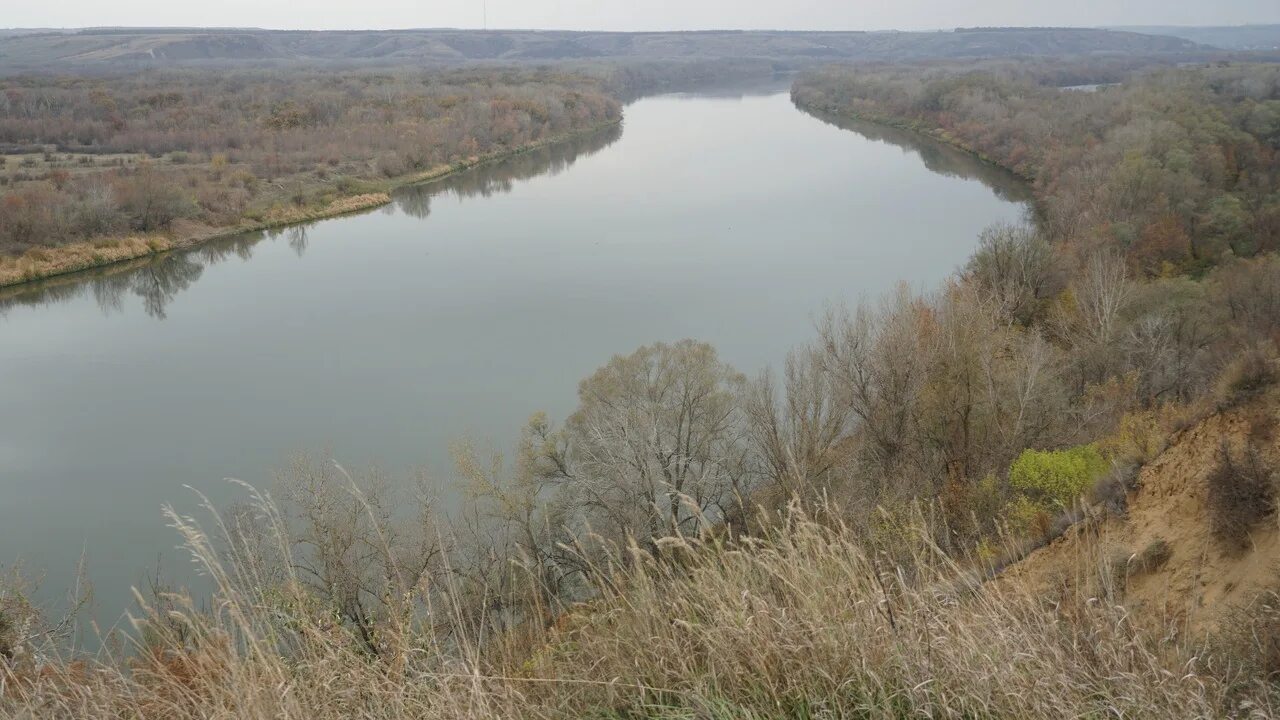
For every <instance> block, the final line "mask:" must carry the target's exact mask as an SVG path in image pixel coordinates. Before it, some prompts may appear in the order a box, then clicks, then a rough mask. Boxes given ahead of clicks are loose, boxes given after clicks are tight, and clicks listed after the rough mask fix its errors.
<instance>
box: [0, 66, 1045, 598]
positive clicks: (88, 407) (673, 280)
mask: <svg viewBox="0 0 1280 720" xmlns="http://www.w3.org/2000/svg"><path fill="white" fill-rule="evenodd" d="M1026 199H1027V195H1026V189H1025V188H1024V187H1023V186H1022V185H1020V184H1019V183H1018V182H1017V181H1016V180H1015V179H1013V178H1012V177H1010V176H1008V175H1006V174H1004V173H1002V172H1000V171H998V170H996V169H994V168H991V167H990V166H987V165H984V164H982V163H980V162H978V161H976V160H974V159H972V158H970V157H968V156H966V155H964V154H962V153H959V152H957V151H955V150H953V149H950V148H947V147H945V146H941V145H938V144H936V143H933V142H931V141H927V140H925V139H922V138H920V137H918V136H914V135H910V134H906V133H902V132H900V131H895V130H890V129H885V128H882V127H877V126H864V125H858V124H846V125H844V126H841V125H840V124H839V123H832V122H829V121H827V120H823V119H820V118H817V117H814V116H811V115H809V114H806V113H803V112H801V111H799V110H797V109H796V108H795V107H794V106H793V105H792V104H791V101H790V99H789V97H788V96H787V95H786V93H785V92H784V91H766V92H761V93H741V92H738V93H727V94H726V93H720V94H690V95H665V96H658V97H651V98H646V99H642V100H639V101H637V102H635V103H633V104H631V105H630V106H628V107H627V109H626V120H625V124H624V126H623V127H621V128H613V129H609V130H606V131H603V132H600V133H597V134H595V135H593V136H590V137H586V138H583V139H580V140H578V141H576V142H573V143H569V144H565V145H562V146H558V147H556V148H551V149H544V150H540V151H537V152H533V153H529V154H526V155H522V156H519V157H517V158H514V159H512V160H509V161H506V162H502V163H498V164H493V165H490V166H487V167H484V168H479V169H476V170H473V171H470V172H468V173H466V174H464V175H461V176H458V177H455V178H453V179H450V180H448V181H445V182H441V183H437V184H433V185H427V186H422V187H418V188H413V189H409V190H406V191H404V192H401V193H400V194H399V195H398V196H397V198H396V202H395V203H394V204H393V205H391V206H389V207H387V208H384V209H382V210H377V211H373V212H369V213H365V214H361V215H355V216H348V217H343V218H337V219H332V220H327V221H323V222H319V223H315V224H312V225H310V226H308V227H305V228H294V229H291V230H287V231H283V232H280V233H275V234H269V235H268V234H255V235H251V236H245V237H240V238H235V239H232V240H227V241H220V242H215V243H211V244H207V245H204V246H201V247H199V248H196V249H193V250H190V251H184V252H177V253H173V254H170V255H167V256H164V257H161V258H157V259H151V260H146V261H140V262H137V263H134V264H133V265H129V266H118V267H113V268H109V269H106V270H100V271H96V272H90V273H84V274H81V275H78V276H73V277H68V278H62V279H57V280H52V281H49V282H46V283H43V284H41V285H37V286H33V287H26V288H21V289H17V290H14V289H11V290H9V291H3V292H0V378H3V379H2V380H0V563H4V564H5V565H6V566H7V567H11V566H12V565H13V563H20V564H21V567H22V569H23V573H24V574H25V575H26V576H28V577H31V578H37V579H40V578H43V580H42V582H41V587H40V589H39V591H38V595H39V596H40V597H41V598H42V599H44V600H46V601H48V602H50V603H52V604H54V605H56V604H58V598H60V597H62V596H63V594H64V592H65V591H66V589H67V588H68V587H69V586H70V584H71V583H72V581H73V579H74V576H75V569H76V566H77V563H78V562H79V560H80V559H81V557H82V556H84V557H85V558H86V560H87V567H88V569H89V578H90V579H91V581H92V584H93V587H94V589H95V606H96V608H97V611H96V612H95V615H96V616H98V617H99V618H101V619H105V620H106V621H107V622H108V623H109V622H110V621H111V620H112V619H113V618H114V617H116V616H118V614H119V612H120V610H121V609H122V608H124V607H125V606H127V605H128V603H129V599H130V590H129V588H130V586H132V585H139V584H140V583H142V582H143V580H144V578H146V577H148V576H149V575H153V574H154V573H155V572H156V571H157V569H159V570H160V573H161V575H162V578H165V577H167V578H169V579H170V580H172V579H175V578H176V581H178V582H185V578H187V577H188V576H189V570H187V568H188V567H189V566H188V565H187V563H186V558H185V557H184V556H183V555H182V554H181V553H180V552H179V551H178V550H177V549H176V545H177V543H178V538H177V536H176V534H175V533H174V531H173V530H171V529H169V528H168V527H166V525H165V521H164V519H163V518H162V515H161V506H162V505H163V504H165V503H174V504H176V505H177V506H179V508H181V509H184V510H190V509H192V508H193V507H194V504H195V503H194V496H193V494H192V492H191V491H190V490H188V489H186V488H184V486H191V487H193V488H197V489H199V490H201V491H203V492H205V493H207V494H209V495H210V496H211V497H212V498H213V500H214V501H215V502H217V503H225V502H229V501H231V500H233V499H235V497H236V496H237V493H238V492H239V491H238V490H237V489H236V488H235V486H233V485H231V484H229V483H226V482H225V481H224V478H238V479H241V480H244V481H246V482H249V483H252V484H255V485H259V486H269V485H270V483H271V478H272V473H273V470H274V469H277V468H281V467H283V466H285V465H286V464H287V463H288V462H289V460H290V458H291V457H293V456H295V455H297V454H299V453H312V454H325V455H328V456H332V457H335V458H338V459H339V460H341V461H342V462H343V463H344V464H345V465H346V466H351V467H367V466H370V465H377V466H378V467H380V468H381V469H383V470H384V471H385V472H386V473H387V474H388V475H391V476H395V477H401V476H407V475H409V474H410V473H411V472H413V471H414V470H419V469H420V470H422V471H424V472H426V473H427V474H428V475H429V476H430V477H432V478H434V479H435V480H436V481H438V482H439V483H441V484H447V483H448V482H449V480H450V479H451V477H452V465H451V462H450V459H449V452H448V448H449V445H450V443H451V442H452V441H455V440H458V439H460V438H463V437H469V438H471V439H473V440H474V441H475V442H476V443H478V444H480V445H484V446H489V447H493V448H495V449H499V450H509V449H510V448H511V447H512V445H513V443H514V440H515V438H516V436H517V433H518V431H519V428H520V427H521V426H522V424H523V423H524V421H525V420H526V419H527V418H528V416H529V415H530V414H531V413H533V412H534V411H537V410H545V411H547V412H548V413H549V414H550V415H551V416H552V417H553V419H561V418H563V417H564V416H565V415H566V414H567V413H569V412H570V411H571V410H572V409H573V407H574V404H575V391H576V386H577V383H578V381H579V380H580V379H581V378H583V377H585V376H586V375H588V374H589V373H590V372H591V371H593V370H594V369H595V368H597V367H599V366H600V365H602V364H604V363H605V362H606V361H607V360H608V359H609V357H610V356H611V355H612V354H614V353H624V352H630V351H631V350H633V349H635V348H636V347H638V346H640V345H642V344H646V343H650V342H654V341H658V340H664V341H673V340H677V339H680V338H685V337H693V338H697V339H700V340H705V341H708V342H711V343H712V344H714V345H715V346H716V347H717V348H718V349H719V350H720V352H721V354H722V357H724V358H725V359H726V360H728V361H729V362H731V363H732V364H734V365H735V366H736V367H738V369H740V370H742V371H744V372H746V373H748V374H755V373H758V372H759V371H761V370H762V369H764V368H766V367H768V366H773V367H779V366H780V365H781V363H782V361H783V359H784V358H785V356H786V353H787V352H788V350H790V349H791V348H792V347H794V346H796V345H798V344H800V343H804V342H806V341H808V340H810V339H811V338H812V336H813V330H812V320H813V318H814V317H815V316H816V315H817V314H819V313H821V312H822V311H823V310H824V308H826V307H828V306H829V305H833V304H839V303H848V304H852V303H856V302H858V301H859V300H860V299H861V298H875V297H876V296H877V295H880V294H882V293H884V292H886V291H888V290H890V289H891V288H892V287H893V286H894V284H895V283H897V282H899V281H901V282H906V283H908V284H910V285H911V286H913V287H916V288H924V289H928V288H933V287H937V286H938V285H939V283H940V282H941V281H942V280H943V279H944V278H945V277H946V276H947V275H948V274H950V273H952V272H953V271H954V270H955V269H956V268H957V267H958V266H960V265H961V264H962V263H963V262H964V260H965V259H966V258H967V256H968V255H969V253H970V252H971V251H972V249H973V247H974V244H975V237H976V235H977V234H978V232H979V231H980V230H981V229H982V228H983V227H984V226H986V225H988V224H990V223H992V222H997V221H1011V220H1017V219H1019V218H1020V217H1022V216H1023V215H1024V213H1025V212H1026V204H1025V201H1026Z"/></svg>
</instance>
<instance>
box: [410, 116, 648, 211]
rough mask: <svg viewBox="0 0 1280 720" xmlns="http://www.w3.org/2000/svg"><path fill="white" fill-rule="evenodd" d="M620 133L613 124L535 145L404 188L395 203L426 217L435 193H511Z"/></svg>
mask: <svg viewBox="0 0 1280 720" xmlns="http://www.w3.org/2000/svg"><path fill="white" fill-rule="evenodd" d="M620 137H622V126H621V125H612V126H610V127H607V128H604V129H603V130H600V131H599V132H595V133H591V134H588V135H584V136H582V137H579V138H575V139H572V140H569V141H567V142H562V143H555V144H553V145H547V146H544V147H540V148H535V149H533V150H529V151H527V152H523V153H520V154H519V155H516V156H514V157H510V158H507V159H505V160H503V161H501V162H496V163H491V164H489V165H482V166H480V167H477V168H474V169H472V170H469V171H467V172H464V173H461V174H459V175H455V176H452V177H449V178H446V179H445V180H442V181H440V182H433V183H423V184H421V185H411V186H409V187H406V188H401V189H400V190H397V191H396V193H395V196H394V199H395V204H396V207H397V208H398V209H399V210H400V212H402V213H404V214H406V215H408V216H410V217H415V218H420V219H421V218H426V217H427V216H429V215H430V214H431V200H432V198H434V197H436V196H439V195H444V196H451V197H456V198H469V197H486V198H487V197H490V196H492V195H498V194H502V193H509V192H511V190H512V188H514V187H515V185H516V183H517V182H520V181H521V180H528V179H530V178H534V177H539V176H542V175H551V176H555V175H559V174H560V173H562V172H564V171H565V170H567V169H569V167H571V166H572V165H573V163H574V162H575V161H576V160H577V159H578V158H582V157H589V156H591V155H594V154H595V153H597V152H600V151H601V150H603V149H605V148H607V147H609V146H610V145H612V144H613V143H614V142H616V141H617V140H618V138H620Z"/></svg>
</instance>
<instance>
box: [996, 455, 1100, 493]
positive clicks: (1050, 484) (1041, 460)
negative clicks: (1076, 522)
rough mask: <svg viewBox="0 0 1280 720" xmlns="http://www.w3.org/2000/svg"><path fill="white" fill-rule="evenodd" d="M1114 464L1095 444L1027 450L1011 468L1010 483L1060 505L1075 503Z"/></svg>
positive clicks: (1023, 491) (1021, 490) (1025, 491)
mask: <svg viewBox="0 0 1280 720" xmlns="http://www.w3.org/2000/svg"><path fill="white" fill-rule="evenodd" d="M1109 468H1110V463H1108V462H1107V460H1106V458H1104V457H1103V456H1102V453H1100V452H1099V451H1098V449H1097V447H1095V446H1093V445H1080V446H1077V447H1074V448H1070V449H1068V450H1048V451H1041V450H1025V451H1023V453H1022V454H1021V455H1019V456H1018V459H1017V460H1014V461H1013V465H1012V466H1010V468H1009V484H1010V485H1011V486H1012V487H1013V488H1014V489H1015V490H1018V491H1020V492H1022V493H1025V494H1027V495H1029V496H1031V497H1032V499H1036V500H1040V501H1041V502H1046V503H1047V504H1049V505H1052V506H1056V507H1059V508H1066V507H1069V506H1070V505H1073V504H1074V503H1075V502H1076V501H1077V500H1078V499H1079V498H1080V496H1082V495H1084V494H1085V493H1086V492H1087V491H1088V490H1089V489H1090V488H1092V487H1093V484H1094V483H1095V482H1097V480H1098V479H1099V478H1100V477H1102V475H1103V474H1104V473H1106V471H1107V470H1108V469H1109Z"/></svg>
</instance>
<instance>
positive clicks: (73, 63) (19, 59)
mask: <svg viewBox="0 0 1280 720" xmlns="http://www.w3.org/2000/svg"><path fill="white" fill-rule="evenodd" d="M1204 49H1205V48H1202V47H1200V46H1198V45H1196V44H1195V43H1193V42H1191V41H1188V40H1185V39H1179V38H1172V37H1156V36H1151V35H1144V34H1138V33H1130V32H1114V31H1108V30H1091V29H1039V28H1037V29H973V30H964V31H955V32H932V33H919V32H916V33H900V32H882V33H866V32H772V31H761V32H738V31H714V32H655V33H608V32H561V31H519V30H499V31H477V30H387V31H351V32H347V31H326V32H309V31H278V30H258V29H183V28H174V29H128V28H120V29H86V30H79V31H60V32H48V33H36V34H22V35H18V34H14V35H7V36H6V35H0V70H9V71H13V70H47V69H55V68H72V67H95V66H96V67H126V68H132V67H137V66H140V65H141V66H151V65H165V66H170V65H172V64H173V63H199V62H245V61H250V62H264V61H271V62H339V63H404V62H435V63H447V62H462V61H474V60H500V61H506V62H512V61H545V60H563V59H583V58H634V59H661V58H684V59H692V58H697V59H709V58H722V57H760V58H778V59H812V60H837V59H850V60H914V59H924V58H960V57H1007V56H1020V55H1037V56H1040V55H1093V54H1141V55H1151V54H1170V53H1195V52H1198V51H1201V50H1204Z"/></svg>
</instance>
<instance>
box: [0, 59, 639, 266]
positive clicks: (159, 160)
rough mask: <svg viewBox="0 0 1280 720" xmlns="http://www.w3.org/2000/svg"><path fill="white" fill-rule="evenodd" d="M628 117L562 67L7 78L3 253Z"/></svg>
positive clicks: (371, 176) (316, 199) (362, 182)
mask: <svg viewBox="0 0 1280 720" xmlns="http://www.w3.org/2000/svg"><path fill="white" fill-rule="evenodd" d="M620 117H621V110H620V105H619V103H618V102H617V101H616V100H614V99H613V98H612V96H611V95H610V93H609V92H608V91H607V90H606V89H605V88H604V87H603V83H602V82H601V81H600V80H599V79H592V78H586V77H583V76H579V75H572V74H568V73H562V72H559V71H555V70H539V69H521V70H513V69H506V68H493V69H468V70H450V71H444V70H420V71H414V70H407V69H396V70H386V71H377V72H358V71H347V72H320V71H316V70H306V69H290V70H280V71H262V70H243V71H230V72H214V71H199V70H184V71H155V72H145V73H139V74H132V75H123V74H121V75H106V76H79V77H58V76H48V75H31V76H22V77H10V78H5V79H3V80H0V149H3V150H4V151H5V152H6V153H7V156H6V158H5V160H6V162H5V165H4V168H3V172H0V251H2V252H5V253H9V254H16V253H21V252H22V251H24V250H27V249H30V248H41V247H49V246H56V245H60V244H64V243H68V242H73V241H77V240H94V239H102V238H110V237H113V236H118V235H122V234H128V233H135V232H157V231H170V230H172V229H173V226H174V223H176V222H179V221H186V222H189V223H194V224H197V225H199V226H205V227H223V226H235V225H236V224H238V223H239V222H240V221H242V220H244V219H246V218H247V219H261V218H262V217H264V216H266V215H268V214H269V213H270V212H271V210H272V209H273V208H274V207H276V206H281V205H283V206H311V205H322V204H324V203H327V202H329V201H332V200H333V199H335V198H339V197H342V196H345V195H353V194H358V193H360V192H365V191H368V190H369V189H370V188H377V187H380V185H379V184H380V183H382V182H383V181H386V180H388V179H392V178H401V177H405V176H409V175H412V174H414V173H418V172H422V171H426V170H432V169H436V168H441V167H447V166H449V165H452V164H454V163H458V162H461V161H465V160H467V159H469V158H474V157H477V156H483V155H487V154H490V153H495V152H502V151H508V150H513V149H517V148H521V147H523V146H527V145H529V144H531V143H536V142H539V141H542V140H546V139H548V138H552V137H556V136H559V135H563V134H565V133H569V132H574V131H580V130H583V129H587V128H590V127H594V126H597V125H601V124H604V123H608V122H615V121H617V120H618V119H619V118H620Z"/></svg>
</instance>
